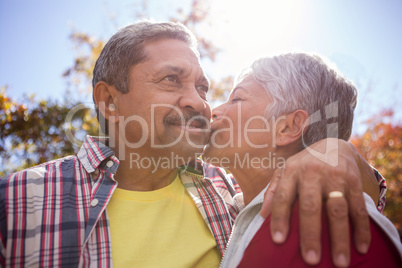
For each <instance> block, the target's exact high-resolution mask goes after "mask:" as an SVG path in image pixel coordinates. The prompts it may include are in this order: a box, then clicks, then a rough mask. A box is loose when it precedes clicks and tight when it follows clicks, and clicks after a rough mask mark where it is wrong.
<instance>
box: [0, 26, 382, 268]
mask: <svg viewBox="0 0 402 268" xmlns="http://www.w3.org/2000/svg"><path fill="white" fill-rule="evenodd" d="M208 89H209V82H208V79H207V78H206V76H205V74H204V72H203V69H202V68H201V66H200V62H199V55H198V52H197V49H196V41H195V38H194V36H193V34H192V33H191V32H190V31H189V30H188V29H186V28H185V27H184V26H182V25H180V24H175V23H151V22H139V23H135V24H133V25H129V26H127V27H125V28H123V29H121V30H120V31H118V32H117V33H116V34H115V35H114V36H112V38H111V39H110V40H109V41H108V43H107V44H106V46H105V47H104V49H103V50H102V53H101V55H100V57H99V59H98V60H97V62H96V65H95V68H94V73H93V97H94V102H95V105H96V107H97V110H98V113H99V114H98V116H99V121H100V124H101V126H102V127H103V128H104V131H105V132H107V134H108V135H109V138H94V137H86V139H85V141H84V143H83V145H82V147H81V149H80V151H79V152H78V154H77V156H68V157H65V158H62V159H58V160H54V161H50V162H47V163H44V164H42V165H39V166H37V167H34V168H30V169H27V170H23V171H21V172H18V173H15V174H12V175H11V176H9V177H8V178H4V179H2V180H1V182H0V215H1V216H0V264H1V265H2V266H8V267H19V266H21V267H38V266H40V267H49V266H51V267H58V266H80V267H109V266H112V265H113V266H121V267H138V266H140V267H153V266H166V267H193V266H199V267H205V266H207V267H211V266H212V267H213V266H217V265H218V264H219V261H220V259H221V255H222V252H223V250H224V249H225V247H226V243H227V241H228V237H229V235H230V232H231V228H232V224H233V220H234V218H235V217H236V215H237V207H236V206H235V205H234V203H233V199H232V196H234V195H235V194H236V192H239V191H240V189H239V187H238V185H237V184H236V182H235V180H234V179H233V178H232V177H231V176H229V175H227V174H226V173H225V172H224V170H223V169H219V168H216V167H213V166H210V165H207V164H205V163H202V162H201V161H199V160H197V157H198V156H199V154H200V153H201V152H202V149H203V147H204V145H205V144H206V143H207V141H208V139H209V128H208V123H209V120H210V116H211V111H210V107H209V105H208V102H207V100H206V94H207V91H208ZM337 157H338V156H337ZM340 159H341V160H340V162H342V163H347V164H348V169H347V170H344V168H343V167H340V168H339V172H344V173H341V174H348V177H346V176H345V177H342V176H340V178H339V177H338V176H337V178H336V179H334V178H333V177H334V176H332V177H331V176H328V174H327V173H333V171H334V169H333V168H331V169H326V168H325V164H323V163H321V162H320V161H319V160H315V161H314V160H313V161H311V159H308V158H300V159H299V161H297V164H296V165H295V164H292V165H291V167H289V168H288V169H287V171H288V172H290V174H292V176H290V178H289V180H291V181H293V182H294V183H296V181H297V180H302V179H303V172H302V170H303V168H305V167H306V165H307V166H308V165H310V164H312V165H313V166H314V167H317V169H316V170H315V172H316V176H317V177H319V178H323V180H322V183H323V184H325V182H326V180H324V178H325V179H329V180H330V179H332V181H333V182H335V184H334V183H333V184H332V185H335V186H336V185H337V184H343V185H345V184H346V185H350V183H349V182H348V181H347V180H348V178H350V177H351V176H352V178H357V179H358V180H353V185H352V186H353V187H351V188H350V189H349V191H351V192H353V193H355V195H354V198H350V199H348V202H349V203H350V202H351V201H353V202H354V205H353V206H351V210H352V212H354V211H362V210H361V209H362V208H363V211H364V200H363V195H362V189H364V190H365V191H366V192H369V193H373V196H374V198H378V183H377V181H376V179H375V177H374V175H373V174H372V172H370V167H369V166H367V165H360V161H361V160H360V156H358V155H356V153H355V151H353V150H351V149H350V148H349V146H345V147H343V148H340ZM335 170H338V169H336V168H335ZM370 173H371V174H370ZM337 174H339V173H337ZM351 174H352V175H351ZM367 174H368V175H367ZM362 175H364V176H362ZM366 175H367V176H366ZM360 178H362V182H363V183H361V182H360V180H359V179H360ZM284 188H285V189H288V188H287V187H284ZM302 190H303V189H300V191H301V192H300V196H303V191H302ZM283 192H284V193H287V194H289V195H292V194H293V195H295V193H294V191H293V188H291V189H288V190H284V191H283ZM345 194H346V193H345ZM293 195H292V196H293ZM317 196H318V199H319V200H321V195H320V193H317ZM348 196H350V195H348ZM310 198H311V197H310V196H307V197H304V198H303V199H301V200H300V202H315V201H316V200H317V198H315V197H314V200H312V201H311V200H310ZM290 205H291V200H287V201H284V203H283V207H282V206H281V207H278V208H277V210H276V211H277V212H275V213H276V214H275V215H278V219H279V220H278V222H280V221H283V222H286V221H287V220H288V218H287V217H286V211H288V210H289V207H290ZM346 207H347V204H346V202H345V204H344V205H343V206H342V207H341V209H346ZM366 214H367V213H363V214H362V213H360V214H359V213H352V215H356V216H355V217H354V221H355V222H356V223H357V227H358V228H359V229H360V230H363V231H362V232H360V233H359V234H360V235H357V236H356V243H357V244H359V243H360V244H361V243H363V244H367V243H369V242H370V234H369V231H368V217H367V215H366ZM310 216H311V214H308V215H305V214H301V215H300V217H301V218H303V217H304V218H308V219H310V220H307V222H308V221H310V223H311V224H309V226H308V228H307V230H303V229H302V230H301V233H304V232H309V230H308V229H309V228H311V227H315V226H318V225H319V224H320V221H319V219H318V218H317V217H312V218H311V217H310ZM337 223H341V225H342V226H345V224H347V219H340V220H338V221H337ZM285 226H286V225H285ZM280 228H281V229H279V228H278V230H277V232H279V233H280V232H282V233H286V231H287V230H286V227H285V228H283V227H280ZM342 231H343V230H342V229H341V230H339V229H338V230H337V232H335V233H334V234H335V236H334V237H335V244H337V242H339V243H338V244H337V245H339V246H338V247H335V249H334V250H336V253H339V252H345V251H348V248H347V247H344V246H343V244H342V243H343V242H344V241H342V240H341V241H339V239H338V240H337V237H336V236H337V235H338V234H339V232H342ZM279 238H280V237H279ZM341 238H342V237H341ZM281 240H283V239H278V241H279V242H281ZM302 243H304V244H305V247H304V248H306V249H308V250H313V251H315V252H317V254H319V245H320V244H319V243H320V242H319V241H317V240H314V239H313V240H311V239H310V237H309V236H307V238H306V239H304V240H303V242H302ZM362 253H364V250H362ZM306 261H307V262H310V263H314V261H315V260H314V259H313V260H311V259H308V258H307V259H306Z"/></svg>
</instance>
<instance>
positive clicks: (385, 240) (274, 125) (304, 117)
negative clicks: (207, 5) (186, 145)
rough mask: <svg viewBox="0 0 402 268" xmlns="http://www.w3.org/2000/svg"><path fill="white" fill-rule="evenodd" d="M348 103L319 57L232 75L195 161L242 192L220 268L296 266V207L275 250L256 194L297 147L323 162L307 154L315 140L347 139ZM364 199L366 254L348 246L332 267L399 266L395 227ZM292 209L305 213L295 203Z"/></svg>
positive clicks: (327, 259) (263, 63) (282, 58)
mask: <svg viewBox="0 0 402 268" xmlns="http://www.w3.org/2000/svg"><path fill="white" fill-rule="evenodd" d="M356 98H357V91H356V88H355V87H354V86H353V85H352V83H350V82H349V81H348V80H346V79H345V78H343V77H342V76H341V75H340V74H339V73H338V72H337V71H336V70H334V69H333V68H331V67H330V66H329V65H328V64H327V63H326V62H324V61H323V59H322V58H321V57H319V56H317V55H309V54H305V53H290V54H284V55H279V56H275V57H272V58H261V59H259V60H257V61H255V62H254V63H253V64H252V66H251V68H249V69H247V70H246V71H245V72H244V73H243V74H242V75H241V76H240V79H239V82H238V83H237V84H236V86H235V87H234V89H233V90H232V92H231V94H230V96H229V99H228V100H227V102H226V103H224V104H222V105H221V106H219V107H217V108H215V109H214V110H213V113H212V116H213V122H212V124H211V130H212V135H211V139H210V142H209V144H208V145H207V147H206V148H205V151H204V156H203V157H204V159H205V160H206V161H207V162H208V161H209V162H211V163H212V164H216V165H220V166H222V167H225V168H227V169H228V170H229V171H230V172H232V173H233V175H234V177H235V178H236V180H237V182H238V183H239V185H240V187H241V188H242V191H243V196H237V198H238V200H239V202H238V203H239V204H240V206H241V205H242V204H244V208H243V209H242V211H241V212H240V214H239V216H238V217H237V219H236V221H235V225H234V229H233V231H232V236H231V239H230V242H229V244H228V248H227V250H226V253H225V255H224V259H223V261H222V265H221V266H222V267H236V266H238V265H239V264H240V266H243V267H258V266H264V267H266V266H267V265H272V267H285V266H290V267H295V266H298V265H302V264H303V262H302V258H301V253H300V249H299V246H298V244H299V242H298V241H299V237H298V232H297V227H298V226H297V225H298V218H297V215H298V213H295V211H296V210H297V204H296V206H295V207H294V208H293V211H292V223H291V227H290V229H291V231H290V234H289V235H288V240H287V241H286V243H284V244H282V245H280V246H278V245H275V244H274V243H273V242H272V240H271V236H270V235H269V233H270V230H269V228H270V221H271V218H270V217H268V218H267V219H266V220H264V218H263V217H261V216H260V214H259V212H260V209H261V206H262V201H263V198H264V193H265V190H266V188H267V187H268V186H267V185H269V183H270V181H271V180H274V177H275V178H277V177H279V176H278V175H279V174H280V172H277V173H275V171H276V170H277V169H281V168H283V167H284V165H285V163H287V162H285V161H286V160H287V159H289V158H290V157H291V156H292V155H294V154H296V153H298V152H300V151H301V150H302V149H303V148H307V149H308V150H307V152H308V153H311V154H313V155H314V156H316V157H318V158H321V159H322V161H326V155H325V152H320V151H315V150H314V145H313V144H314V143H315V142H316V141H319V140H322V139H324V138H339V139H343V140H345V141H347V140H348V139H349V137H350V135H351V129H352V123H353V111H354V108H355V106H356ZM328 141H330V142H331V141H332V142H333V144H332V145H333V146H336V144H337V142H338V140H337V139H328ZM311 145H313V146H311ZM329 146H331V144H329ZM328 164H329V165H331V164H334V163H328ZM335 164H336V163H335ZM305 172H309V171H308V170H306V171H305ZM274 175H276V176H274ZM279 179H280V178H279ZM312 179H314V178H312ZM272 186H274V183H272ZM312 190H314V189H312ZM269 191H271V192H272V191H274V187H269V190H268V192H269ZM322 191H324V192H326V194H327V196H328V202H343V201H344V200H343V199H344V197H343V195H342V193H341V192H339V191H331V190H330V189H322ZM364 195H365V201H366V208H367V210H368V212H369V215H370V228H371V233H372V242H371V245H370V248H369V249H368V254H365V255H361V254H358V253H357V251H356V249H354V246H351V253H350V256H345V255H343V256H338V257H337V258H335V257H334V260H335V264H336V265H337V266H347V265H348V264H350V265H352V266H354V265H357V264H358V263H364V264H365V265H374V266H376V265H377V264H381V265H382V266H383V265H385V266H386V267H389V266H387V264H389V265H392V264H393V265H400V264H401V252H402V250H401V244H400V241H399V238H398V233H397V231H396V229H395V227H394V226H393V225H392V223H391V222H390V221H389V220H388V219H387V218H386V217H384V216H383V215H382V214H380V213H379V212H378V210H377V208H376V205H375V204H374V202H373V200H372V199H371V198H370V197H369V196H368V195H367V194H364ZM242 197H243V200H241V199H242ZM296 203H297V202H296ZM300 209H307V210H309V209H311V208H305V207H302V205H301V207H300ZM323 209H325V208H323ZM322 215H324V217H323V218H322V222H323V227H322V232H323V234H322V245H323V247H322V258H321V261H320V265H323V266H326V265H333V264H332V263H331V256H330V251H329V247H330V241H329V238H328V237H329V235H328V233H329V232H330V230H328V227H327V225H328V224H327V223H326V217H325V215H326V213H322ZM300 224H302V223H300ZM355 232H357V231H355ZM346 235H347V234H346ZM351 240H352V239H351ZM390 242H392V243H390ZM384 262H385V263H387V264H384ZM304 265H305V264H304Z"/></svg>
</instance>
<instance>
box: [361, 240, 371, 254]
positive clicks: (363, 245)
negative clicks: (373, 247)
mask: <svg viewBox="0 0 402 268" xmlns="http://www.w3.org/2000/svg"><path fill="white" fill-rule="evenodd" d="M368 249H369V247H368V245H367V244H366V243H362V244H360V245H359V252H360V253H363V254H366V253H367V252H368Z"/></svg>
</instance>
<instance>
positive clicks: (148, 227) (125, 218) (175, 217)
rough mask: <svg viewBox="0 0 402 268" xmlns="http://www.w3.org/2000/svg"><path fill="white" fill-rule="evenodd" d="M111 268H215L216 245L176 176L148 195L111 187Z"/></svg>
mask: <svg viewBox="0 0 402 268" xmlns="http://www.w3.org/2000/svg"><path fill="white" fill-rule="evenodd" d="M107 213H108V215H109V219H110V229H111V239H112V258H113V266H114V267H117V268H119V267H218V266H219V262H220V259H221V255H220V252H219V250H218V247H217V245H216V241H215V239H214V237H213V235H212V233H211V231H210V230H209V228H208V226H207V224H206V223H205V221H204V220H203V218H202V217H201V214H200V213H199V211H198V209H197V207H196V206H195V204H194V202H193V201H192V199H191V197H190V196H189V195H188V194H187V192H186V190H185V188H184V186H183V184H182V182H181V180H180V178H179V177H176V179H175V180H174V181H173V182H172V183H171V184H170V185H168V186H166V187H164V188H162V189H158V190H156V191H150V192H137V191H128V190H123V189H119V188H117V189H116V191H115V192H114V193H113V196H112V198H111V200H110V202H109V204H108V206H107Z"/></svg>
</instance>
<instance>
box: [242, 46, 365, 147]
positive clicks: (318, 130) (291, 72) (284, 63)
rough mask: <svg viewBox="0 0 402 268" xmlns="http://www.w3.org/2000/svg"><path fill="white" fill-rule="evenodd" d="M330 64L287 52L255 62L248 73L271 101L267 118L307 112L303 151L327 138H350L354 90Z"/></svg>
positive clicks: (320, 58)
mask: <svg viewBox="0 0 402 268" xmlns="http://www.w3.org/2000/svg"><path fill="white" fill-rule="evenodd" d="M330 65H331V64H330V63H329V62H328V61H327V60H324V59H323V58H322V57H320V56H319V55H316V54H307V53H288V54H282V55H278V56H274V57H268V58H261V59H258V60H257V61H255V62H254V63H253V64H252V65H251V68H250V69H249V71H248V72H247V74H251V75H252V76H253V77H254V79H255V80H256V81H257V83H258V84H260V85H261V86H263V87H264V88H265V89H266V91H267V93H268V94H269V96H270V97H271V98H272V99H273V103H272V104H270V105H269V106H268V107H267V109H266V115H267V116H268V117H272V116H275V117H277V116H280V115H284V114H288V113H291V112H293V111H296V110H298V109H301V110H305V111H307V112H308V114H309V115H310V125H309V127H308V129H307V131H306V133H305V134H304V135H303V143H302V147H303V148H304V147H306V146H310V145H311V144H313V143H314V142H317V141H319V140H321V139H324V138H327V137H328V138H329V137H334V138H340V139H344V140H349V138H350V135H351V131H352V125H353V112H354V109H355V107H356V103H357V89H356V87H355V86H354V85H353V84H352V82H351V81H349V80H347V79H346V78H344V77H343V76H342V75H341V74H340V73H339V72H338V71H337V70H336V69H335V68H333V67H331V66H330ZM335 122H336V123H335Z"/></svg>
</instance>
